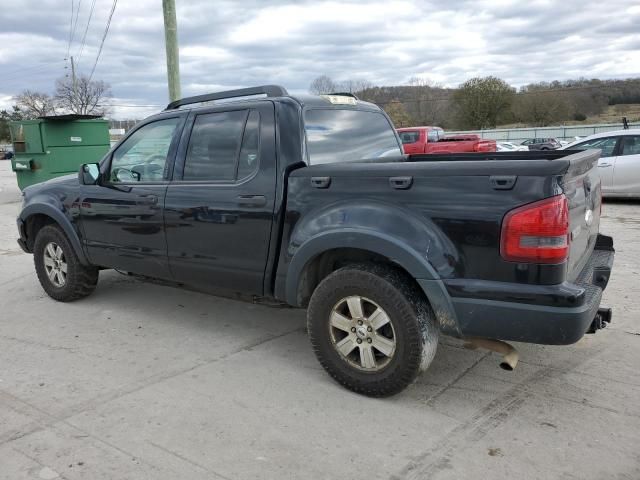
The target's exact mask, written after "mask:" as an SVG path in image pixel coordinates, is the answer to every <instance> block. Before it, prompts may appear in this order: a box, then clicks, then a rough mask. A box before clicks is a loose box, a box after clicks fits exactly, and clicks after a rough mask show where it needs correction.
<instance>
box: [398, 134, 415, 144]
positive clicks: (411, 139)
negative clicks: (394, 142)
mask: <svg viewBox="0 0 640 480" xmlns="http://www.w3.org/2000/svg"><path fill="white" fill-rule="evenodd" d="M419 138H420V132H417V131H411V132H400V140H401V141H402V144H403V145H406V144H407V143H416V142H417V141H418V139H419Z"/></svg>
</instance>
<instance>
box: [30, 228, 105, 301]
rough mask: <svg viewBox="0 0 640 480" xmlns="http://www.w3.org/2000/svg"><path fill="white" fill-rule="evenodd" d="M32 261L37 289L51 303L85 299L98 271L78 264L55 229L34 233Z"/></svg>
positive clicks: (63, 235) (62, 237)
mask: <svg viewBox="0 0 640 480" xmlns="http://www.w3.org/2000/svg"><path fill="white" fill-rule="evenodd" d="M33 260H34V263H35V267H36V273H37V275H38V280H40V285H42V288H43V289H44V291H45V292H47V295H49V296H50V297H51V298H53V299H55V300H58V301H61V302H70V301H72V300H77V299H79V298H82V297H86V296H87V295H90V294H91V293H92V292H93V291H94V290H95V288H96V285H97V283H98V268H96V267H91V266H85V265H82V264H81V263H80V260H79V259H78V256H77V255H76V253H75V251H74V250H73V248H72V247H71V244H70V243H69V240H68V239H67V236H66V235H65V234H64V232H63V231H62V230H61V229H60V228H59V227H58V226H56V225H47V226H45V227H43V228H42V229H41V230H40V231H39V232H38V235H37V236H36V241H35V244H34V248H33Z"/></svg>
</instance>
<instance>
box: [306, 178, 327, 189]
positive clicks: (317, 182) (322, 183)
mask: <svg viewBox="0 0 640 480" xmlns="http://www.w3.org/2000/svg"><path fill="white" fill-rule="evenodd" d="M329 185H331V177H311V186H312V187H315V188H329Z"/></svg>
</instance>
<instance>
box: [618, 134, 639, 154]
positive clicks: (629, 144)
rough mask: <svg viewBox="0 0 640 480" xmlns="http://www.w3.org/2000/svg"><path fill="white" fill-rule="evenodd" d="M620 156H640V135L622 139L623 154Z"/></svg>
mask: <svg viewBox="0 0 640 480" xmlns="http://www.w3.org/2000/svg"><path fill="white" fill-rule="evenodd" d="M620 155H640V135H627V136H624V137H622V153H621V154H620Z"/></svg>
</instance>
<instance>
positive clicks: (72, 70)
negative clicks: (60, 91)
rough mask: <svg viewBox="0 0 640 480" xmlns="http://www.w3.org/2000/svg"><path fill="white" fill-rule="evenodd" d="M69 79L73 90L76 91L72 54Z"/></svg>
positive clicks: (74, 66) (74, 65)
mask: <svg viewBox="0 0 640 480" xmlns="http://www.w3.org/2000/svg"><path fill="white" fill-rule="evenodd" d="M71 81H72V85H73V91H74V92H75V91H76V64H75V63H73V55H72V56H71Z"/></svg>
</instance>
